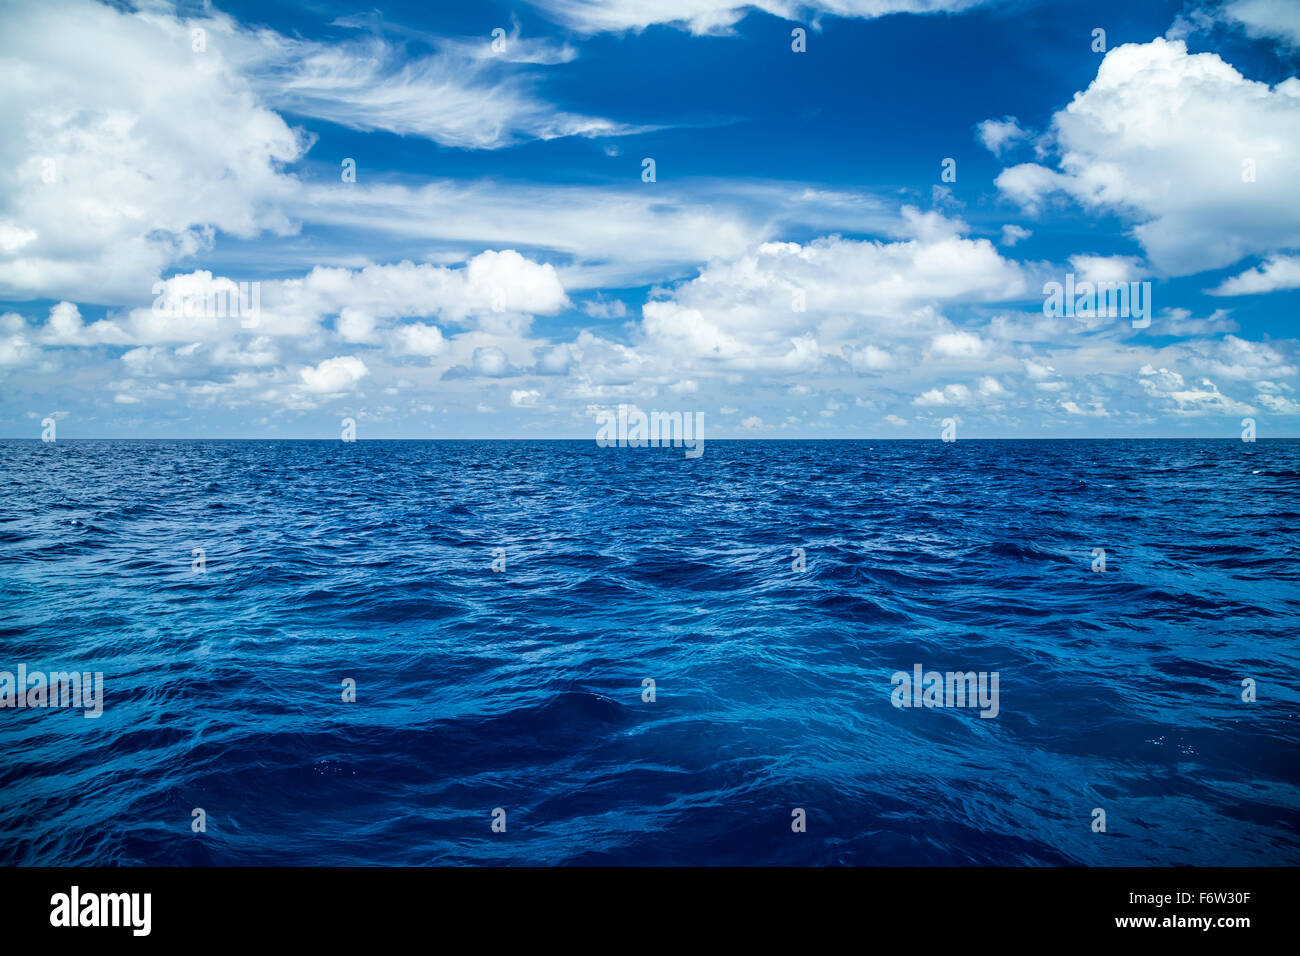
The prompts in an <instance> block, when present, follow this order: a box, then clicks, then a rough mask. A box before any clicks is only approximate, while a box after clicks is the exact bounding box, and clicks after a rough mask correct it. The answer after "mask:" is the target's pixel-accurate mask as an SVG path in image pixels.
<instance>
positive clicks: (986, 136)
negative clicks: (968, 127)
mask: <svg viewBox="0 0 1300 956" xmlns="http://www.w3.org/2000/svg"><path fill="white" fill-rule="evenodd" d="M975 132H976V135H977V136H978V137H979V141H980V143H981V144H982V145H983V146H984V148H985V149H987V150H988V151H989V152H990V153H992V154H993V155H994V156H1001V155H1002V154H1003V153H1004V152H1007V151H1008V150H1010V149H1011V148H1012V147H1013V146H1015V145H1016V144H1017V143H1020V142H1024V141H1025V140H1026V139H1028V138H1029V133H1028V131H1026V130H1024V129H1021V127H1020V121H1019V120H1017V119H1016V118H1015V117H1014V116H1007V117H1004V118H1003V119H1000V120H995V119H988V120H985V121H984V122H982V123H980V124H978V125H977V126H976V127H975Z"/></svg>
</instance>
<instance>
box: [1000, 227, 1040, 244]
mask: <svg viewBox="0 0 1300 956" xmlns="http://www.w3.org/2000/svg"><path fill="white" fill-rule="evenodd" d="M1032 235H1033V233H1032V232H1030V231H1029V230H1028V229H1026V228H1025V227H1024V226H1017V225H1016V224H1015V223H1007V224H1006V225H1005V226H1003V227H1002V242H1001V244H1002V245H1004V246H1014V245H1015V244H1016V243H1017V242H1019V241H1020V240H1022V239H1028V238H1029V237H1030V236H1032Z"/></svg>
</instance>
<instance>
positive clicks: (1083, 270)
mask: <svg viewBox="0 0 1300 956" xmlns="http://www.w3.org/2000/svg"><path fill="white" fill-rule="evenodd" d="M1070 267H1071V268H1072V269H1074V272H1075V274H1076V276H1077V278H1078V279H1079V281H1081V282H1094V283H1097V282H1103V283H1117V282H1133V281H1135V280H1138V279H1141V278H1143V277H1144V273H1143V270H1142V260H1141V259H1138V258H1137V257H1136V256H1093V255H1075V256H1070Z"/></svg>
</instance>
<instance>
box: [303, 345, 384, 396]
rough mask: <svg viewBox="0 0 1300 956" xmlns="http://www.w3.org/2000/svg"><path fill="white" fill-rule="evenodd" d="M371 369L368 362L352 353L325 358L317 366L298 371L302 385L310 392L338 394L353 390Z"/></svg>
mask: <svg viewBox="0 0 1300 956" xmlns="http://www.w3.org/2000/svg"><path fill="white" fill-rule="evenodd" d="M368 373H369V370H368V369H367V368H366V363H365V362H363V361H361V360H360V359H359V358H356V357H355V356H351V355H345V356H339V357H337V358H330V359H325V361H323V362H321V363H320V364H319V365H316V366H310V365H309V366H307V367H306V368H304V369H302V370H300V371H299V372H298V376H299V377H300V378H301V379H302V387H303V388H304V389H306V390H307V391H309V392H317V393H321V394H331V395H333V394H338V393H340V392H346V391H349V390H351V389H352V388H354V387H355V386H356V384H357V383H358V382H360V381H361V380H362V379H363V378H365V377H366V375H367V374H368Z"/></svg>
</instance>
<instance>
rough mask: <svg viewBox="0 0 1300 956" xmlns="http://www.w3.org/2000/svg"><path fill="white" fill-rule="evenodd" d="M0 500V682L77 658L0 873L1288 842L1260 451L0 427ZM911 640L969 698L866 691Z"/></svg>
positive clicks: (1288, 614) (1271, 458) (1283, 733)
mask: <svg viewBox="0 0 1300 956" xmlns="http://www.w3.org/2000/svg"><path fill="white" fill-rule="evenodd" d="M0 483H2V484H3V489H4V494H3V499H2V500H0V583H2V584H3V588H2V590H0V670H8V671H14V670H15V669H16V667H17V665H18V664H20V663H25V664H26V665H27V666H28V668H29V669H32V670H36V669H45V670H64V669H72V668H76V669H78V670H90V671H94V670H99V671H103V673H104V680H105V706H104V713H103V716H102V717H100V718H99V719H86V718H84V717H83V716H82V714H81V712H80V711H71V710H67V709H45V710H39V709H35V710H34V709H23V710H18V709H3V710H0V862H4V863H22V864H38V863H39V864H115V863H148V864H273V863H274V864H343V863H394V864H397V863H400V864H426V863H443V864H447V863H453V864H464V863H484V864H556V863H588V864H597V863H612V864H669V863H673V864H680V863H700V864H843V863H850V864H893V865H899V864H904V865H906V864H1119V865H1128V864H1296V863H1300V827H1298V824H1300V761H1298V760H1297V741H1298V739H1300V724H1298V723H1297V713H1300V677H1298V674H1300V670H1298V667H1300V651H1298V644H1300V640H1298V639H1300V587H1298V586H1297V584H1298V583H1300V570H1298V569H1300V563H1298V560H1297V559H1298V558H1300V546H1298V540H1300V539H1298V538H1297V534H1296V519H1297V511H1298V510H1300V509H1298V507H1297V501H1300V498H1298V497H1297V490H1298V489H1300V442H1297V441H1260V442H1258V443H1256V444H1244V443H1242V442H1239V441H1127V442H1106V441H1068V442H1064V441H1063V442H1053V441H1039V442H1015V441H1008V442H981V441H959V442H957V443H955V444H943V443H941V442H938V441H935V442H882V441H863V442H710V443H709V444H708V445H707V446H706V451H705V454H704V457H703V458H700V459H697V460H687V459H685V458H684V456H683V454H682V451H681V450H680V449H677V450H673V449H615V448H597V447H596V446H595V443H594V442H529V441H515V442H472V441H466V442H359V443H354V444H344V443H342V442H205V441H196V442H101V441H86V442H68V441H60V442H58V443H57V444H52V445H44V444H41V443H40V442H22V441H9V442H3V443H0ZM795 547H802V548H804V549H805V550H806V562H807V563H806V570H805V571H803V572H797V571H794V570H792V568H791V564H792V560H793V559H792V556H791V552H792V549H793V548H795ZM194 548H202V549H204V552H205V560H206V571H205V572H204V573H196V572H195V571H193V570H192V565H191V562H192V560H193V558H192V549H194ZM497 548H502V549H504V556H505V570H504V571H503V572H494V571H493V570H492V562H493V558H494V549H497ZM1094 548H1104V549H1105V551H1106V562H1107V569H1106V571H1105V572H1104V573H1100V572H1094V571H1092V564H1093V556H1092V549H1094ZM918 663H919V664H922V665H923V666H924V667H925V668H926V669H927V670H928V669H935V670H939V671H947V670H960V671H968V670H974V671H987V672H992V671H997V672H998V673H999V675H1000V711H999V713H998V716H997V717H996V718H993V719H985V718H981V717H980V716H979V713H978V711H976V710H972V709H961V708H933V709H925V708H917V709H899V708H895V707H893V706H892V705H891V696H890V695H891V691H892V689H893V688H892V685H891V683H890V675H891V674H892V673H894V672H895V671H899V670H903V671H910V670H911V668H912V666H913V665H914V664H918ZM1246 677H1250V678H1254V679H1255V680H1256V681H1257V693H1258V700H1256V701H1255V702H1253V703H1247V702H1243V701H1242V699H1241V693H1242V686H1241V681H1242V679H1243V678H1246ZM348 678H350V679H353V680H355V681H356V686H357V700H356V701H355V702H354V703H351V702H349V703H345V702H344V701H343V700H342V699H341V697H342V689H341V688H342V682H343V681H344V680H345V679H348ZM646 678H650V679H653V680H654V681H655V682H656V687H655V697H656V699H655V700H654V701H653V702H645V701H643V700H642V681H643V680H644V679H646ZM498 807H499V808H502V809H504V810H505V811H506V832H504V833H494V832H493V831H492V828H491V824H492V819H493V818H492V812H493V810H494V809H495V808H498ZM194 808H203V809H204V810H205V811H206V814H207V821H208V827H207V832H206V833H202V834H196V833H194V832H192V831H191V819H192V818H191V811H192V810H193V809H194ZM794 808H803V809H804V810H805V811H806V814H807V832H805V833H795V832H793V831H792V828H791V821H792V810H793V809H794ZM1094 808H1102V809H1104V810H1105V811H1106V815H1107V830H1106V832H1105V833H1094V832H1093V830H1092V827H1091V824H1092V819H1093V818H1092V811H1093V810H1094Z"/></svg>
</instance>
